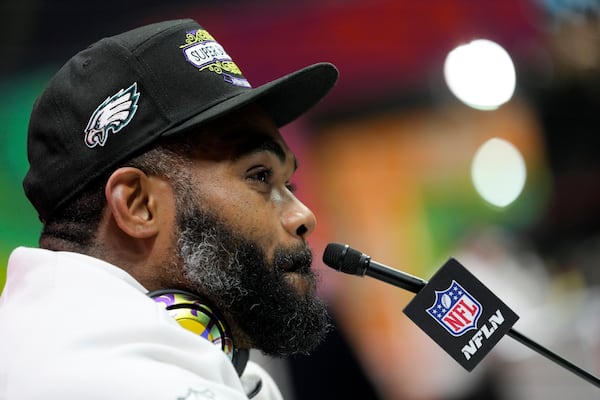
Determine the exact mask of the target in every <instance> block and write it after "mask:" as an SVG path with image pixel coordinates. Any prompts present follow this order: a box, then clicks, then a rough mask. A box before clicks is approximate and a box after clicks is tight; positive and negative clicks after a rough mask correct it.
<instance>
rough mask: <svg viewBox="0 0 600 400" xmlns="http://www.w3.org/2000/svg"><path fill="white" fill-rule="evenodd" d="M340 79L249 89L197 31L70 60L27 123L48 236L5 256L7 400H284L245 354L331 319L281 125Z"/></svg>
mask: <svg viewBox="0 0 600 400" xmlns="http://www.w3.org/2000/svg"><path fill="white" fill-rule="evenodd" d="M336 79H337V70H336V69H335V67H333V66H332V65H330V64H326V63H322V64H316V65H313V66H310V67H307V68H305V69H303V70H300V71H298V72H296V73H293V74H290V75H288V76H285V77H283V78H280V79H278V80H275V81H273V82H270V83H268V84H266V85H263V86H261V87H258V88H255V89H253V88H251V87H250V85H249V83H248V82H247V80H246V79H245V78H244V76H243V75H242V73H241V71H240V69H239V68H238V66H237V65H236V64H235V63H234V61H233V60H232V59H231V57H230V56H229V55H228V54H227V52H226V51H225V49H223V47H222V46H221V45H220V44H219V43H218V42H217V41H216V40H215V39H214V37H212V36H211V35H210V33H208V32H207V31H206V30H205V29H204V28H202V27H201V26H200V25H198V24H197V23H196V22H195V21H192V20H178V21H167V22H163V23H158V24H153V25H149V26H145V27H141V28H138V29H135V30H133V31H130V32H126V33H123V34H120V35H117V36H114V37H111V38H105V39H103V40H101V41H99V42H97V43H95V44H94V45H92V46H90V47H89V48H87V49H86V50H83V51H82V52H80V53H78V54H77V55H75V56H74V57H73V58H72V59H70V60H69V61H68V62H67V63H66V64H65V65H64V66H63V67H62V68H61V70H60V71H59V72H58V73H57V74H56V75H55V76H54V78H53V79H52V80H51V82H50V83H49V84H48V86H47V88H46V89H45V91H44V92H43V93H42V95H41V96H40V98H39V99H38V100H37V101H36V104H35V105H34V109H33V111H32V115H31V120H30V127H29V134H28V158H29V162H30V169H29V171H28V173H27V176H26V177H25V180H24V188H25V192H26V194H27V196H28V198H29V200H30V201H31V202H32V204H33V205H34V207H35V208H36V210H37V211H38V213H39V216H40V219H41V221H42V222H43V231H42V234H41V238H40V247H41V248H40V249H30V248H18V249H16V250H15V251H14V252H13V254H12V255H11V258H10V260H9V266H8V277H7V282H6V286H5V289H4V292H3V293H2V297H1V298H0V326H1V330H0V355H1V356H0V398H2V399H19V400H22V399H42V398H43V399H77V398H82V399H83V398H85V399H161V400H165V399H243V398H247V397H251V398H252V397H254V398H280V397H281V395H280V392H279V391H278V389H277V387H276V385H275V384H274V383H273V381H272V379H271V378H270V377H269V376H268V375H267V374H266V373H265V371H263V370H262V369H261V368H260V367H258V366H257V365H255V364H253V363H252V362H247V351H248V349H250V348H257V349H260V350H262V351H263V352H265V353H266V354H270V355H275V356H285V355H290V354H297V353H306V352H308V351H310V350H311V349H313V348H314V347H315V346H316V345H317V344H318V343H319V341H320V340H321V339H322V337H323V335H324V334H325V332H326V331H327V329H328V317H327V314H326V311H325V307H324V305H323V303H322V302H321V301H320V300H318V299H317V298H316V297H315V279H314V275H313V273H312V272H311V269H310V265H311V252H310V250H309V247H308V244H307V237H308V236H309V234H310V233H311V231H312V230H313V229H314V226H315V223H316V221H315V217H314V215H313V214H312V212H311V211H310V210H309V209H308V208H307V207H306V206H304V205H303V204H302V203H301V202H300V201H299V200H298V199H297V198H296V197H295V196H294V193H293V186H292V184H291V179H292V175H293V173H294V171H295V169H296V168H297V162H296V159H295V157H294V155H293V153H292V152H291V150H290V149H289V148H288V146H287V145H286V143H285V141H284V140H283V138H282V136H281V135H280V133H279V131H278V127H280V126H282V125H284V124H286V123H288V122H290V121H291V120H293V119H295V118H296V117H297V116H299V115H300V114H301V113H303V112H304V111H305V110H307V109H308V108H309V107H311V106H312V105H314V104H315V103H317V102H318V101H319V100H320V99H321V98H322V97H323V96H324V95H325V94H326V93H327V92H328V91H329V90H330V89H331V87H332V86H333V85H334V83H335V81H336ZM186 328H187V329H186ZM207 339H208V340H207Z"/></svg>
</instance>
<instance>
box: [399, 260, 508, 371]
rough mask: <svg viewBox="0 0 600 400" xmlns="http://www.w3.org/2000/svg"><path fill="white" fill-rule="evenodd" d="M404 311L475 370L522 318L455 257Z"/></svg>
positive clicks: (451, 353)
mask: <svg viewBox="0 0 600 400" xmlns="http://www.w3.org/2000/svg"><path fill="white" fill-rule="evenodd" d="M403 311H404V314H406V316H408V318H410V319H411V320H412V321H413V322H414V323H415V324H416V325H417V326H418V327H419V328H421V330H423V331H424V332H425V333H426V334H427V335H429V337H431V338H432V339H433V340H434V341H435V342H436V343H437V344H438V345H439V346H440V347H441V348H442V349H444V350H445V351H446V352H447V353H448V354H449V355H450V356H451V357H452V358H454V359H455V360H456V361H457V362H458V363H459V364H460V365H462V367H463V368H465V369H466V370H467V371H471V370H473V368H475V366H476V365H477V364H479V362H480V361H481V360H482V359H483V358H484V357H485V356H486V355H487V354H488V353H489V352H490V350H492V348H493V347H494V346H495V345H496V344H497V343H498V341H499V340H500V339H501V338H502V337H503V336H504V335H505V334H506V333H507V332H508V331H509V330H510V329H511V328H512V326H513V325H514V324H515V322H517V320H518V319H519V316H518V315H517V314H516V313H515V312H514V311H513V310H511V309H510V308H509V307H508V306H507V305H506V304H504V303H503V302H502V300H500V299H499V298H498V297H497V296H496V295H495V294H494V293H492V292H491V291H490V290H489V289H488V288H487V287H486V286H485V285H484V284H483V283H482V282H480V281H479V280H478V279H477V278H476V277H475V276H474V275H473V274H471V273H470V272H469V271H468V270H467V269H466V268H465V267H464V266H463V265H462V264H461V263H460V262H458V261H457V260H456V259H454V258H450V259H449V260H448V261H447V262H446V263H445V264H444V265H443V266H442V267H441V268H440V269H439V270H438V271H437V272H436V273H435V275H434V276H433V277H432V278H431V280H430V281H429V282H428V283H427V284H426V285H425V286H424V287H423V288H422V289H421V290H420V291H419V292H418V293H417V295H416V296H415V297H414V298H413V299H412V300H411V301H410V303H408V304H407V305H406V307H405V308H404V310H403Z"/></svg>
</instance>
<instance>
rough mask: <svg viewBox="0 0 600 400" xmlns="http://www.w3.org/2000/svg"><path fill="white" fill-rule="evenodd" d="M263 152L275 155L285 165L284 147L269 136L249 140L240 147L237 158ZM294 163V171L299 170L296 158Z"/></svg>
mask: <svg viewBox="0 0 600 400" xmlns="http://www.w3.org/2000/svg"><path fill="white" fill-rule="evenodd" d="M261 151H268V152H270V153H273V154H275V155H276V156H277V158H278V159H279V161H281V162H282V163H284V162H285V161H286V159H287V156H286V154H285V151H284V150H283V147H281V145H280V144H279V143H277V142H276V141H275V140H274V139H273V138H272V137H270V136H267V135H260V136H254V137H253V138H252V139H250V140H248V141H247V142H246V143H244V145H243V146H241V147H240V149H239V151H238V152H236V157H235V158H241V157H243V156H246V155H250V154H254V153H259V152H261ZM293 161H294V170H296V169H297V168H298V161H297V159H296V157H293Z"/></svg>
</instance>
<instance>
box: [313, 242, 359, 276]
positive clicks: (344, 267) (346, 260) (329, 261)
mask: <svg viewBox="0 0 600 400" xmlns="http://www.w3.org/2000/svg"><path fill="white" fill-rule="evenodd" d="M370 260H371V258H370V257H369V256H367V255H366V254H363V253H361V252H360V251H358V250H355V249H353V248H352V247H350V246H348V245H347V244H340V243H329V244H328V245H327V247H325V252H324V253H323V262H324V263H325V264H326V265H328V266H330V267H331V268H333V269H337V270H338V271H341V272H345V273H347V274H352V275H364V274H365V271H366V269H367V266H368V265H369V261H370Z"/></svg>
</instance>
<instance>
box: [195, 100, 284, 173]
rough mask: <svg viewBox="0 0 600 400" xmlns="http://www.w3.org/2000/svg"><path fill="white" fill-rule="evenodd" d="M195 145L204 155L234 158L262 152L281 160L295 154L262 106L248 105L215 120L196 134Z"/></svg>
mask: <svg viewBox="0 0 600 400" xmlns="http://www.w3.org/2000/svg"><path fill="white" fill-rule="evenodd" d="M194 136H195V138H194V139H193V142H194V147H195V148H196V150H197V151H199V152H200V153H201V154H202V155H204V156H211V155H212V157H219V158H222V157H227V158H230V159H232V160H236V159H239V158H241V157H243V156H244V155H247V154H251V153H256V152H260V151H268V152H271V153H273V154H274V155H276V156H277V157H278V158H279V159H280V161H281V162H285V160H286V159H287V158H289V157H291V158H292V159H294V164H295V157H293V154H292V153H291V151H290V149H289V148H288V146H287V144H286V143H285V141H284V139H283V137H282V136H281V133H280V132H279V130H278V129H277V127H276V126H275V123H274V122H273V121H272V119H271V118H270V117H269V116H268V115H267V114H266V113H264V112H263V111H262V109H260V108H259V107H246V108H244V109H241V110H239V111H237V112H235V113H233V114H230V115H228V116H227V117H223V118H220V119H218V120H215V121H213V122H211V123H209V124H207V125H205V126H204V127H202V128H200V129H199V130H198V132H196V133H195V134H194Z"/></svg>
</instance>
